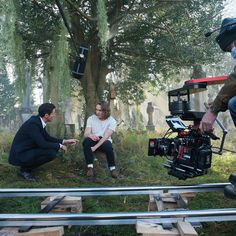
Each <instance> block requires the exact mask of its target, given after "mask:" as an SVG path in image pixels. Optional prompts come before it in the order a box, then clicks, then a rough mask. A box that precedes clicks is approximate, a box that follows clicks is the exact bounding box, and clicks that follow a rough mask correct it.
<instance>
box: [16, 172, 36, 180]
mask: <svg viewBox="0 0 236 236" xmlns="http://www.w3.org/2000/svg"><path fill="white" fill-rule="evenodd" d="M18 176H20V177H21V178H23V179H25V180H36V178H35V177H34V176H33V175H31V173H29V172H26V171H19V172H18Z"/></svg>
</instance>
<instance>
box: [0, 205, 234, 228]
mask: <svg viewBox="0 0 236 236" xmlns="http://www.w3.org/2000/svg"><path fill="white" fill-rule="evenodd" d="M137 221H149V222H150V221H151V222H153V223H154V222H155V223H177V222H178V221H187V222H190V223H193V222H210V221H236V208H229V209H206V210H173V211H169V210H168V211H161V212H129V213H94V214H89V213H81V214H58V213H54V214H52V213H47V214H0V226H4V227H5V226H28V225H30V226H32V225H33V226H59V225H63V226H64V225H117V224H119V225H122V224H136V223H137Z"/></svg>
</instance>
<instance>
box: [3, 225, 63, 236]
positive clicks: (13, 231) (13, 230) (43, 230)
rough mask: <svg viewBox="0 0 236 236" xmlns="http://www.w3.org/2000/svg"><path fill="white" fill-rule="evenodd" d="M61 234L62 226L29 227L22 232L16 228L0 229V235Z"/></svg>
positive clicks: (56, 235)
mask: <svg viewBox="0 0 236 236" xmlns="http://www.w3.org/2000/svg"><path fill="white" fill-rule="evenodd" d="M63 234H64V227H63V226H58V227H47V228H37V229H31V230H30V231H29V232H24V233H19V232H18V228H3V229H1V230H0V236H62V235H63Z"/></svg>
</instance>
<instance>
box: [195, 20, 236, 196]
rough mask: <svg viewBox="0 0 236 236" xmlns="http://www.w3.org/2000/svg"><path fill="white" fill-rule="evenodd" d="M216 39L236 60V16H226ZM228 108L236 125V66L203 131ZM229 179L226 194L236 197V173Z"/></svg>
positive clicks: (210, 128) (208, 113) (204, 121)
mask: <svg viewBox="0 0 236 236" xmlns="http://www.w3.org/2000/svg"><path fill="white" fill-rule="evenodd" d="M216 41H217V43H218V44H219V46H220V48H221V49H222V50H223V51H225V52H230V53H231V56H232V58H233V59H234V60H236V18H225V19H224V20H223V21H222V24H221V28H220V34H219V35H218V36H217V37H216ZM227 109H229V111H230V114H231V117H232V119H233V122H234V125H235V126H236V66H235V67H234V70H233V72H232V73H231V74H230V75H229V76H228V79H227V80H226V81H225V84H224V85H223V87H222V88H221V90H220V92H219V93H218V95H217V96H216V98H215V100H214V101H213V103H212V104H209V106H208V109H207V111H206V113H205V114H204V116H203V117H202V120H201V123H200V126H199V128H200V130H201V132H212V131H213V124H214V122H215V120H216V118H217V115H218V113H219V112H224V111H226V110H227ZM229 181H230V182H231V183H232V185H229V186H226V188H225V195H226V196H227V197H230V198H233V199H236V174H231V176H230V177H229Z"/></svg>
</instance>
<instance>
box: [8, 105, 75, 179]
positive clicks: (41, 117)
mask: <svg viewBox="0 0 236 236" xmlns="http://www.w3.org/2000/svg"><path fill="white" fill-rule="evenodd" d="M55 115H56V113H55V106H54V105H53V104H51V103H44V104H42V105H40V106H39V108H38V115H37V116H32V117H31V118H29V119H28V120H27V121H26V122H25V123H24V124H23V125H22V126H21V127H20V129H19V130H18V131H17V133H16V135H15V138H14V140H13V143H12V146H11V150H10V155H9V163H10V164H12V165H15V166H20V170H19V172H18V175H19V176H20V177H22V178H24V179H26V180H35V177H34V176H33V175H32V174H31V171H32V170H33V169H35V168H37V167H38V166H40V165H43V164H44V163H47V162H50V161H52V160H53V159H54V158H55V157H56V154H57V153H58V151H59V150H60V149H62V150H63V151H64V152H65V153H66V152H67V147H66V144H69V145H74V144H76V142H77V140H76V139H57V138H54V137H51V136H50V135H49V134H48V133H47V131H46V129H45V126H46V124H47V123H48V122H51V121H52V120H53V119H54V117H55Z"/></svg>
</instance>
